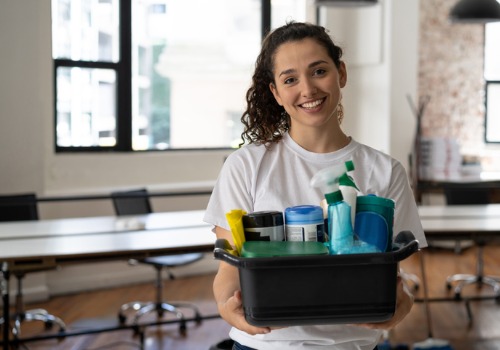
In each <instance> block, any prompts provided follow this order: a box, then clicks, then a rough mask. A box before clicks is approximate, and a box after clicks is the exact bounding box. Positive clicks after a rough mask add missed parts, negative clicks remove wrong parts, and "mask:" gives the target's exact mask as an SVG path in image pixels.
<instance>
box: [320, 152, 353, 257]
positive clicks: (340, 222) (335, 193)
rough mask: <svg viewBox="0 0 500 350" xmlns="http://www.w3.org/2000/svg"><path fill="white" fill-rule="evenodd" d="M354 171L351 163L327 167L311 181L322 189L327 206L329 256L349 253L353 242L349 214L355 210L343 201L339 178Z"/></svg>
mask: <svg viewBox="0 0 500 350" xmlns="http://www.w3.org/2000/svg"><path fill="white" fill-rule="evenodd" d="M352 169H354V167H353V165H352V162H350V163H349V165H348V164H347V163H346V164H342V165H338V166H333V167H329V168H326V169H323V170H321V171H319V172H318V173H316V175H314V177H313V178H312V179H311V186H313V187H320V188H322V189H323V192H324V194H325V199H326V202H327V204H328V236H329V243H330V253H331V254H346V253H349V252H350V250H351V248H352V245H353V241H354V235H353V226H352V220H351V212H352V211H353V210H355V208H351V206H350V205H349V204H348V203H347V202H345V201H344V197H343V195H342V192H341V191H340V189H339V185H340V179H341V177H342V176H343V175H344V176H347V174H346V173H347V171H351V170H352Z"/></svg>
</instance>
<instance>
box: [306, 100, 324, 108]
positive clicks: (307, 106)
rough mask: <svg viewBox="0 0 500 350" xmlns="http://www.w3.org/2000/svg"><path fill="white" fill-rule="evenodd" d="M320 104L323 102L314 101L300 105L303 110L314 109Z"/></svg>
mask: <svg viewBox="0 0 500 350" xmlns="http://www.w3.org/2000/svg"><path fill="white" fill-rule="evenodd" d="M322 103H323V100H316V101H313V102H307V103H304V104H302V107H304V108H314V107H317V106H319V105H320V104H322Z"/></svg>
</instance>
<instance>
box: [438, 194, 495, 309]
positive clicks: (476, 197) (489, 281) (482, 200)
mask: <svg viewBox="0 0 500 350" xmlns="http://www.w3.org/2000/svg"><path fill="white" fill-rule="evenodd" d="M490 192H491V191H490V189H489V188H487V187H481V186H480V185H478V184H472V185H467V184H446V185H445V186H444V193H445V197H446V202H447V204H448V205H459V204H473V205H477V204H488V203H491V199H490ZM476 245H477V260H476V273H475V274H462V273H460V274H455V275H452V276H448V278H447V279H446V288H447V289H448V290H451V289H452V287H453V285H454V284H455V283H456V285H455V298H456V299H460V298H461V293H462V289H463V288H464V287H465V286H467V285H471V284H477V285H478V287H481V286H482V285H483V284H486V285H489V286H491V287H492V288H493V290H494V292H495V295H497V296H500V277H494V276H485V275H484V260H483V250H484V246H485V245H486V241H477V242H476ZM469 317H470V315H469Z"/></svg>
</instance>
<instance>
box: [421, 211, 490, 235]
mask: <svg viewBox="0 0 500 350" xmlns="http://www.w3.org/2000/svg"><path fill="white" fill-rule="evenodd" d="M418 210H419V214H420V219H421V222H422V226H423V228H424V232H425V234H426V238H427V239H428V240H471V239H472V240H474V241H476V242H477V241H479V240H482V241H484V240H499V239H500V204H485V205H444V206H420V207H419V208H418Z"/></svg>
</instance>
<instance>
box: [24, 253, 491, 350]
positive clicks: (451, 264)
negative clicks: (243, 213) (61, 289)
mask: <svg viewBox="0 0 500 350" xmlns="http://www.w3.org/2000/svg"><path fill="white" fill-rule="evenodd" d="M499 252H500V246H493V247H492V246H489V247H487V248H486V250H485V265H486V267H485V270H486V271H485V272H486V273H487V274H494V273H495V272H496V273H497V274H498V275H500V257H499V255H500V254H499ZM475 254H476V248H468V249H465V250H464V251H462V252H461V253H460V254H456V253H454V252H453V251H450V250H443V249H436V248H431V249H426V250H425V253H424V257H425V259H424V262H425V266H426V273H427V278H428V280H429V282H430V283H429V292H430V296H431V297H432V298H439V297H445V296H447V295H448V296H449V295H450V293H449V292H448V291H447V289H446V288H445V283H444V281H445V279H446V276H448V275H450V274H454V273H459V272H474V271H475V261H476V260H475V259H476V255H475ZM419 259H420V253H418V254H415V255H413V256H412V257H410V258H409V259H407V260H405V261H403V262H402V264H401V266H402V268H403V269H404V271H405V272H406V273H415V274H417V275H418V276H420V267H419V266H420V265H419V263H420V260H419ZM212 280H213V275H201V276H195V277H189V278H182V279H177V280H173V281H166V282H165V292H164V294H165V297H166V299H167V300H186V301H192V302H195V303H196V304H197V305H198V306H199V307H200V309H201V310H202V313H203V314H204V315H209V314H216V306H215V303H214V300H213V296H212V289H211V285H212ZM422 289H423V288H421V287H420V288H419V289H418V290H417V291H416V292H415V295H416V297H421V296H422ZM477 293H479V294H481V295H491V294H492V293H491V288H489V287H486V286H485V287H483V288H482V289H477V288H476V287H474V286H469V287H467V289H466V290H465V292H464V295H475V294H477ZM153 298H154V289H153V287H152V285H150V284H146V285H134V286H128V287H121V288H115V289H110V290H103V291H96V292H86V293H80V294H76V295H68V296H60V297H54V298H52V299H51V300H50V301H48V302H45V303H37V304H32V305H28V308H46V309H47V310H49V311H50V312H51V313H53V314H56V315H58V316H60V317H61V318H62V319H64V320H65V321H66V323H67V324H68V329H69V330H72V331H75V330H76V331H78V330H82V329H85V328H86V327H95V326H108V325H111V324H116V315H117V310H118V307H119V306H120V305H121V304H122V303H125V302H128V301H131V300H137V299H139V300H152V299H153ZM430 310H431V321H432V322H431V323H432V331H431V332H429V329H428V323H427V318H426V314H425V308H424V305H423V304H422V303H416V304H415V305H414V307H413V309H412V311H411V313H410V315H409V316H408V317H407V318H406V319H405V320H404V321H403V322H402V323H401V324H399V325H398V326H397V327H396V328H395V329H394V330H392V331H391V332H390V333H389V339H390V343H391V344H392V345H393V346H394V345H398V344H406V345H408V346H409V348H410V349H411V348H412V345H413V344H414V343H416V342H421V341H424V340H425V339H427V338H428V337H429V335H432V336H433V338H434V339H444V340H447V341H449V343H450V345H452V346H453V349H455V350H493V349H495V350H498V349H500V305H499V304H497V303H496V302H495V301H494V300H487V301H484V300H483V301H475V302H472V303H471V310H472V314H473V320H472V322H469V320H468V317H467V312H466V308H465V306H464V304H463V303H462V302H433V303H430ZM186 314H187V315H188V313H187V312H186ZM188 317H189V315H188ZM149 320H154V318H153V317H150V318H149ZM37 323H39V322H30V323H26V324H24V325H23V327H22V335H23V336H29V335H34V334H43V333H44V329H43V327H41V326H40V325H37ZM228 331H229V327H228V326H227V325H226V324H225V323H224V322H223V321H222V320H220V319H218V318H217V319H209V320H204V321H203V322H202V323H201V324H200V325H196V324H195V323H194V322H190V323H188V330H187V336H186V337H183V336H181V335H180V334H179V328H178V326H177V325H175V324H168V325H162V326H154V327H148V329H147V330H146V337H145V340H144V345H145V346H144V349H147V350H160V349H161V350H163V349H175V350H197V349H200V350H208V349H209V347H210V345H212V344H214V343H216V342H218V341H220V340H222V339H224V338H226V337H227V333H228ZM139 340H140V338H139V337H138V336H134V333H133V331H131V330H120V331H113V332H107V333H100V334H93V335H82V336H72V337H67V338H65V339H63V340H59V341H58V340H53V339H52V340H43V341H37V342H26V343H24V344H23V345H22V346H21V347H20V348H21V349H25V350H49V349H50V350H62V349H64V350H98V349H102V350H104V349H123V350H131V349H140V348H141V347H140V342H139Z"/></svg>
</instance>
